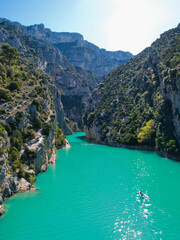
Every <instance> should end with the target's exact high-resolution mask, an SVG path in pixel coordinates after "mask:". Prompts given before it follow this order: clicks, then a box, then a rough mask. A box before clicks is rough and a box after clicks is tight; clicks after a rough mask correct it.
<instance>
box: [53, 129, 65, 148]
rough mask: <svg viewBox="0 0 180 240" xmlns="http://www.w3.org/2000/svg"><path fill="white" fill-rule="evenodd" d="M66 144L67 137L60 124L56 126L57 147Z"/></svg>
mask: <svg viewBox="0 0 180 240" xmlns="http://www.w3.org/2000/svg"><path fill="white" fill-rule="evenodd" d="M65 144H66V137H65V135H64V133H63V131H62V129H60V128H59V127H58V126H56V127H55V145H56V148H57V149H60V148H61V147H62V146H63V145H65Z"/></svg>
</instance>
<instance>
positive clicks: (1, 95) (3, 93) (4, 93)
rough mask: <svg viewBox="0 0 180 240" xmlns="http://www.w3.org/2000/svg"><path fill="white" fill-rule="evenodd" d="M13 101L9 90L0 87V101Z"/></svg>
mask: <svg viewBox="0 0 180 240" xmlns="http://www.w3.org/2000/svg"><path fill="white" fill-rule="evenodd" d="M11 99H12V95H11V92H10V91H9V90H8V89H5V88H2V87H0V101H10V100H11Z"/></svg>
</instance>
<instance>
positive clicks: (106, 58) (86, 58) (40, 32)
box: [21, 24, 133, 76]
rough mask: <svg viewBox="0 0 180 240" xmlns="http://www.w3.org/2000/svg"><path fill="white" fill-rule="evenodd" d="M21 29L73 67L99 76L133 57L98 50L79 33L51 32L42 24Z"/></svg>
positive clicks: (128, 54) (126, 54) (117, 52)
mask: <svg viewBox="0 0 180 240" xmlns="http://www.w3.org/2000/svg"><path fill="white" fill-rule="evenodd" d="M21 28H22V31H23V32H24V33H26V34H29V35H31V36H33V37H35V38H36V39H40V40H44V41H46V42H48V43H50V44H53V45H54V46H56V47H57V48H58V49H59V50H60V51H61V52H62V53H63V54H64V55H65V56H66V57H67V59H68V60H69V62H70V63H71V64H72V65H73V66H79V67H81V68H83V69H85V70H88V71H91V72H92V73H94V74H97V75H99V76H102V75H104V74H106V73H108V72H110V71H111V70H112V69H114V68H116V67H118V66H119V65H121V64H123V63H125V62H127V61H128V60H129V59H130V58H132V57H133V55H132V54H131V53H130V52H123V51H116V52H112V51H106V50H105V49H100V48H99V47H97V46H96V45H94V44H92V43H90V42H88V41H86V40H84V38H83V36H82V35H81V34H79V33H69V32H60V33H58V32H52V31H51V30H50V29H48V28H45V26H44V25H43V24H39V25H37V24H36V25H33V26H28V27H25V26H21Z"/></svg>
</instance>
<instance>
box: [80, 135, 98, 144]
mask: <svg viewBox="0 0 180 240" xmlns="http://www.w3.org/2000/svg"><path fill="white" fill-rule="evenodd" d="M77 138H78V139H80V140H82V141H84V142H88V143H96V144H97V142H96V141H95V140H93V139H89V138H87V137H86V136H78V137H77Z"/></svg>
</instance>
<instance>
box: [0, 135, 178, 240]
mask: <svg viewBox="0 0 180 240" xmlns="http://www.w3.org/2000/svg"><path fill="white" fill-rule="evenodd" d="M67 138H68V141H69V142H70V145H71V147H72V148H71V149H67V150H66V149H64V150H59V151H58V152H57V162H56V164H55V165H52V166H50V167H49V168H48V170H47V171H46V172H44V173H41V174H39V175H38V177H37V182H36V184H35V185H36V187H38V191H36V192H26V193H18V194H15V195H14V196H13V197H11V198H10V199H9V200H7V201H6V202H5V205H6V213H5V214H4V215H3V216H2V217H1V218H0V239H1V240H11V239H12V240H22V239H23V240H29V239H31V240H36V239H37V240H41V239H43V240H46V239H48V240H49V239H52V240H55V239H58V240H105V239H107V240H110V239H143V240H148V239H150V240H151V239H166V240H167V239H180V187H179V186H180V163H179V162H175V161H172V160H168V159H165V158H162V157H160V156H158V155H157V154H156V153H154V152H148V151H140V150H129V149H123V148H114V147H109V146H104V145H98V144H94V143H91V142H87V141H85V140H84V133H75V134H73V135H71V136H68V137H67ZM139 190H143V191H144V192H145V193H146V195H147V196H148V198H145V199H142V198H140V197H139V196H138V195H137V192H138V191H139Z"/></svg>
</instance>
